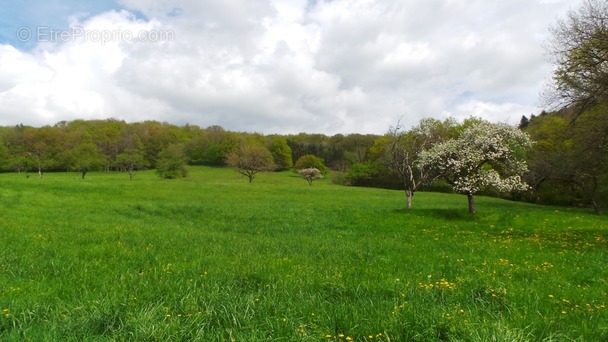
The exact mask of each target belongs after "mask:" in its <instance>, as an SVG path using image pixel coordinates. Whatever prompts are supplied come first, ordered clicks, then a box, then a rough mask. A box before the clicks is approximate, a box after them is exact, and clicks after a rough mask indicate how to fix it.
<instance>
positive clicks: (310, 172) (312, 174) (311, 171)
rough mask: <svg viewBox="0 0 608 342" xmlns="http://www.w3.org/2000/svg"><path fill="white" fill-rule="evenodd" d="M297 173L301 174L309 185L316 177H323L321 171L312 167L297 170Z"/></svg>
mask: <svg viewBox="0 0 608 342" xmlns="http://www.w3.org/2000/svg"><path fill="white" fill-rule="evenodd" d="M298 173H299V174H300V176H302V178H304V179H306V181H307V182H308V185H310V186H312V182H313V181H315V180H317V179H323V174H322V173H321V171H319V169H317V168H314V167H311V168H307V169H301V170H298Z"/></svg>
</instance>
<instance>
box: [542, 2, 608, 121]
mask: <svg viewBox="0 0 608 342" xmlns="http://www.w3.org/2000/svg"><path fill="white" fill-rule="evenodd" d="M550 32H551V38H550V40H549V43H548V44H547V46H546V49H547V51H548V53H549V56H550V57H551V58H552V62H553V63H554V64H555V66H556V68H555V71H554V74H553V81H554V82H553V84H551V85H550V86H549V87H548V89H547V91H546V93H545V94H544V100H545V102H546V103H547V104H549V105H553V106H555V107H556V108H563V107H576V108H578V110H579V113H582V112H583V111H585V110H587V109H588V108H590V107H592V106H593V105H595V104H598V103H603V102H606V101H608V82H606V79H607V78H608V67H607V65H608V43H607V42H608V2H606V1H605V0H585V1H583V2H582V5H581V7H580V8H579V9H578V11H575V10H571V11H570V12H568V14H567V16H566V18H565V19H560V20H558V21H557V23H556V24H555V25H554V26H553V27H551V28H550Z"/></svg>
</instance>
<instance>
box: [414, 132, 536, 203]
mask: <svg viewBox="0 0 608 342" xmlns="http://www.w3.org/2000/svg"><path fill="white" fill-rule="evenodd" d="M530 145H531V140H530V138H529V137H528V135H527V134H526V133H524V132H522V131H520V130H519V129H517V128H516V127H512V126H509V125H507V124H493V123H489V122H486V121H475V122H473V123H472V124H470V125H469V126H468V127H466V128H465V130H464V131H463V132H462V133H461V134H460V136H459V137H458V138H455V139H451V140H448V141H445V142H442V143H439V144H436V145H434V146H433V147H432V148H430V149H428V150H425V151H423V152H422V153H421V155H420V161H419V166H420V167H421V168H422V169H424V170H425V172H426V173H428V174H429V175H433V177H434V178H435V179H437V178H443V179H445V180H446V181H447V182H448V183H449V184H450V185H452V188H453V189H454V191H456V192H458V193H461V194H466V195H467V199H468V201H469V212H470V213H471V214H475V200H474V197H473V195H474V194H475V193H477V192H479V191H480V190H481V189H482V188H484V187H494V188H496V189H497V190H498V191H501V192H506V191H516V190H526V189H527V188H528V185H527V184H526V183H524V182H523V181H522V180H521V176H522V175H523V173H524V172H526V171H527V165H526V162H525V160H524V151H525V149H526V148H528V147H529V146H530Z"/></svg>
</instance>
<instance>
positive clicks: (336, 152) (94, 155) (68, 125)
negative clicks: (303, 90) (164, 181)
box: [0, 119, 379, 174]
mask: <svg viewBox="0 0 608 342" xmlns="http://www.w3.org/2000/svg"><path fill="white" fill-rule="evenodd" d="M378 137H379V136H376V135H361V134H351V135H341V134H338V135H334V136H326V135H322V134H304V133H301V134H297V135H262V134H258V133H247V132H232V131H227V130H225V129H223V128H222V127H220V126H211V127H207V128H202V127H199V126H196V125H185V126H176V125H172V124H169V123H166V122H157V121H145V122H139V123H127V122H124V121H121V120H115V119H108V120H76V121H70V122H66V121H62V122H59V123H57V124H56V125H53V126H45V127H29V126H23V125H18V126H15V127H0V171H2V172H9V171H15V172H24V173H26V172H28V173H31V172H38V173H40V174H43V173H44V172H52V171H78V172H81V171H84V172H87V171H91V170H106V171H126V169H127V168H128V167H129V166H128V165H127V164H128V163H127V162H126V161H131V162H133V161H135V162H136V164H138V165H135V166H137V167H138V168H139V169H146V168H156V167H157V166H158V165H159V162H160V161H161V160H162V159H163V158H164V156H165V155H166V154H167V153H169V152H171V153H172V154H180V155H181V157H183V160H184V161H185V163H187V164H189V165H208V166H226V165H227V158H228V156H229V155H230V153H231V152H234V151H236V150H237V149H238V148H239V147H240V146H242V145H246V144H255V145H261V146H264V147H265V148H267V149H268V150H269V151H270V152H271V153H272V155H273V158H274V164H275V166H276V168H277V170H285V169H289V168H291V167H292V166H293V162H294V161H296V160H298V159H299V158H300V157H302V156H305V155H315V156H317V157H320V158H322V159H323V160H324V162H325V164H326V165H327V166H329V167H330V168H331V169H333V170H338V171H345V170H347V169H348V168H350V167H351V166H352V165H353V164H356V163H361V162H364V161H365V160H367V152H368V149H369V147H370V146H371V145H372V144H373V143H374V141H375V140H376V139H377V138H378Z"/></svg>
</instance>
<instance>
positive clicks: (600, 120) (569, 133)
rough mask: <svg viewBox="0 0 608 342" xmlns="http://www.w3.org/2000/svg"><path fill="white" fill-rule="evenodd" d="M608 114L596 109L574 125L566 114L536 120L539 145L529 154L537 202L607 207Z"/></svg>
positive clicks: (532, 130)
mask: <svg viewBox="0 0 608 342" xmlns="http://www.w3.org/2000/svg"><path fill="white" fill-rule="evenodd" d="M607 122H608V114H607V112H606V106H595V107H593V108H591V109H590V110H588V111H586V112H585V113H583V114H581V115H579V117H578V118H577V119H576V120H575V121H572V120H571V119H570V118H568V117H566V116H564V115H563V114H561V113H550V114H546V115H543V116H540V117H536V118H534V119H533V120H531V122H530V124H529V125H528V127H527V129H526V131H527V132H529V133H530V135H531V136H532V137H533V139H534V140H535V141H536V143H535V145H534V146H533V149H532V151H531V153H530V156H529V163H530V173H529V174H528V176H527V178H528V180H529V182H530V183H531V184H532V186H533V190H534V192H533V195H534V200H536V201H538V202H540V203H553V204H570V205H572V204H576V205H585V206H592V207H594V209H595V210H596V212H597V213H598V214H599V213H600V211H601V209H600V208H601V207H602V206H605V205H607V204H608V201H607V199H608V198H607V191H608V183H607V179H606V177H605V175H606V174H607V173H608V172H607V171H608V123H607Z"/></svg>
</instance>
